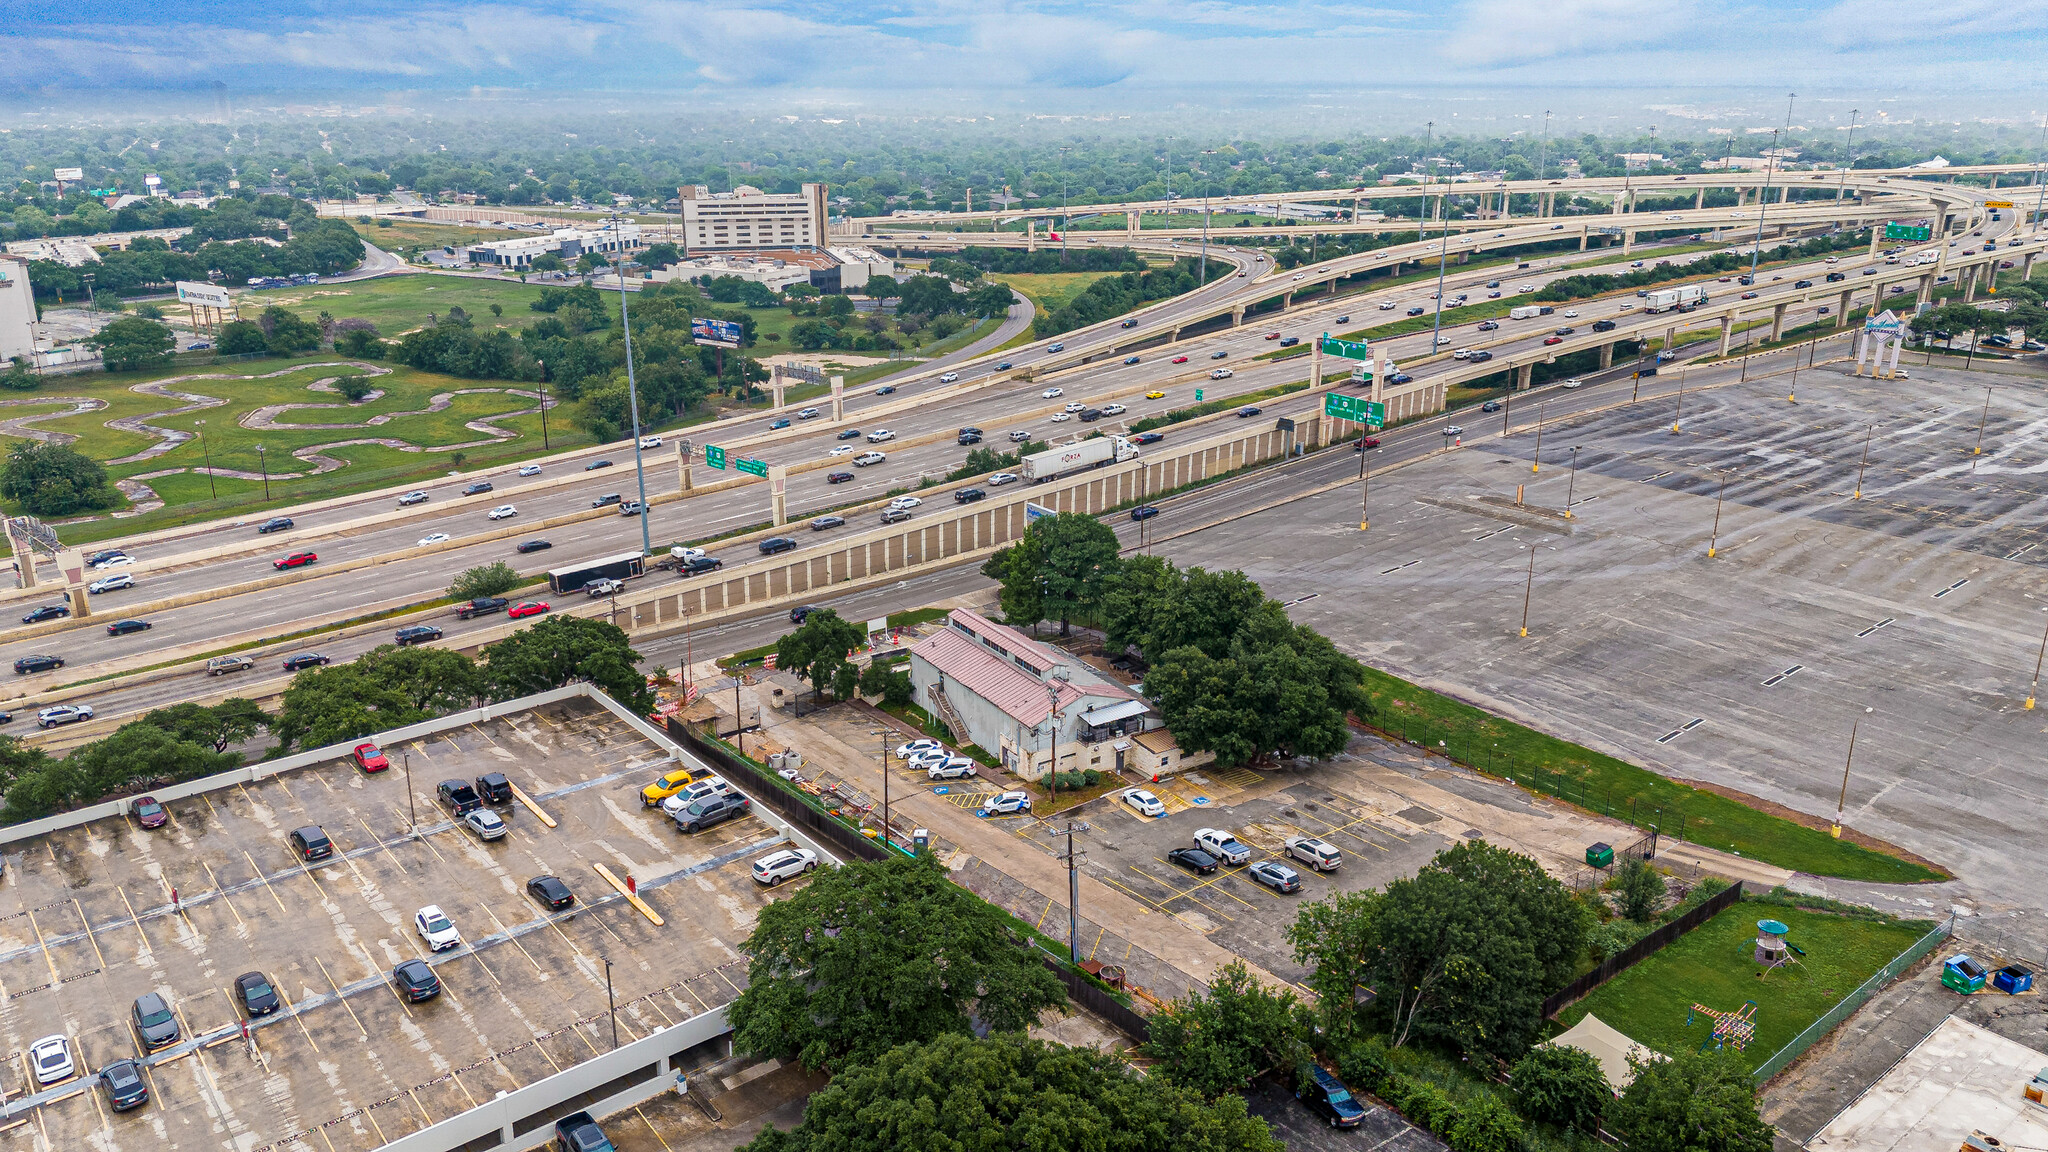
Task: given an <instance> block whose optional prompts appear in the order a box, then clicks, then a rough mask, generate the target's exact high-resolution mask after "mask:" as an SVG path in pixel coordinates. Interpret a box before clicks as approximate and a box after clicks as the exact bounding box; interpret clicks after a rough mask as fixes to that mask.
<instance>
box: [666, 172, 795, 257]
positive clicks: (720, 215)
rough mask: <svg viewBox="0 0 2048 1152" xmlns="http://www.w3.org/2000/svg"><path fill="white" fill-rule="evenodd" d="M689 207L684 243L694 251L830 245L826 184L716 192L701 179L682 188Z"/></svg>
mask: <svg viewBox="0 0 2048 1152" xmlns="http://www.w3.org/2000/svg"><path fill="white" fill-rule="evenodd" d="M676 191H677V199H678V200H680V201H681V203H682V208H683V243H684V248H685V250H686V251H687V252H688V253H689V254H690V255H692V256H696V255H702V254H709V253H714V252H745V251H758V250H767V249H778V248H779V249H784V250H793V251H798V252H805V251H811V250H814V249H818V248H822V247H824V245H825V236H826V232H825V228H826V212H825V186H824V185H823V184H806V185H804V187H803V191H801V192H797V193H770V192H763V191H761V190H760V189H759V188H755V187H753V186H752V185H748V184H742V185H740V186H739V187H737V188H735V189H733V190H732V191H730V192H718V193H713V192H711V191H710V190H709V189H707V188H705V187H704V186H703V185H701V184H686V185H684V186H683V187H681V188H679V189H677V190H676Z"/></svg>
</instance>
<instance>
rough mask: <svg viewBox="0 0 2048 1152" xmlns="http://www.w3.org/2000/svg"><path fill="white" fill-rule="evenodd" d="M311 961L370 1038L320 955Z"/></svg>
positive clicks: (367, 1036) (380, 1134)
mask: <svg viewBox="0 0 2048 1152" xmlns="http://www.w3.org/2000/svg"><path fill="white" fill-rule="evenodd" d="M313 963H315V964H317V965H319V967H320V975H322V976H325V977H327V986H328V987H329V988H332V989H334V998H335V999H336V1000H338V1001H340V1003H341V1006H342V1008H343V1009H345V1010H346V1011H347V1012H348V1018H349V1019H351V1020H353V1021H355V1022H356V1031H358V1032H361V1033H362V1034H363V1039H365V1040H368V1039H369V1038H370V1030H369V1029H368V1028H365V1027H363V1018H362V1017H360V1016H358V1015H356V1010H355V1007H354V1006H353V1005H351V1004H350V1003H349V1002H348V997H346V996H344V995H342V994H341V985H339V984H336V983H335V982H334V974H333V973H332V972H329V971H328V970H327V965H326V964H323V963H321V961H320V957H318V956H315V957H313ZM382 1136H383V1134H382V1133H379V1134H378V1137H379V1138H380V1139H381V1138H382Z"/></svg>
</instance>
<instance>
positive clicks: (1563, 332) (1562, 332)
mask: <svg viewBox="0 0 2048 1152" xmlns="http://www.w3.org/2000/svg"><path fill="white" fill-rule="evenodd" d="M1577 331H1578V329H1577V328H1574V327H1572V326H1571V325H1569V324H1567V325H1565V326H1564V327H1562V328H1559V329H1558V330H1557V334H1558V335H1559V336H1569V335H1571V334H1572V333H1574V332H1577Z"/></svg>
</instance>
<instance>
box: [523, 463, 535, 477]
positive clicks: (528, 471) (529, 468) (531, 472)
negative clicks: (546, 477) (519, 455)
mask: <svg viewBox="0 0 2048 1152" xmlns="http://www.w3.org/2000/svg"><path fill="white" fill-rule="evenodd" d="M519 474H520V475H521V476H538V475H540V465H538V464H528V465H526V466H525V467H523V468H521V469H520V470H519Z"/></svg>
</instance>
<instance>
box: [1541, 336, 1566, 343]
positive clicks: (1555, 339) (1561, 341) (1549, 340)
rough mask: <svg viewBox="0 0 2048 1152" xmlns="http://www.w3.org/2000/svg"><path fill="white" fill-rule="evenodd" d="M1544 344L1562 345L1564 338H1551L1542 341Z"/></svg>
mask: <svg viewBox="0 0 2048 1152" xmlns="http://www.w3.org/2000/svg"><path fill="white" fill-rule="evenodd" d="M1544 343H1545V344H1562V343H1564V337H1562V336H1552V337H1551V338H1550V339H1548V340H1545V341H1544Z"/></svg>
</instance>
